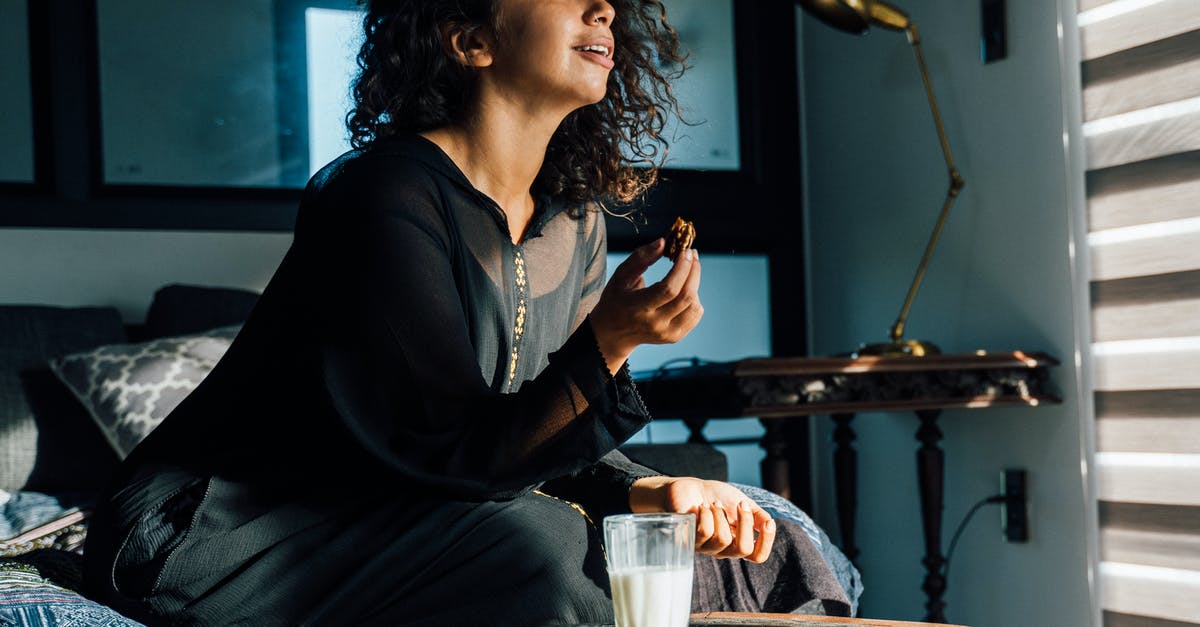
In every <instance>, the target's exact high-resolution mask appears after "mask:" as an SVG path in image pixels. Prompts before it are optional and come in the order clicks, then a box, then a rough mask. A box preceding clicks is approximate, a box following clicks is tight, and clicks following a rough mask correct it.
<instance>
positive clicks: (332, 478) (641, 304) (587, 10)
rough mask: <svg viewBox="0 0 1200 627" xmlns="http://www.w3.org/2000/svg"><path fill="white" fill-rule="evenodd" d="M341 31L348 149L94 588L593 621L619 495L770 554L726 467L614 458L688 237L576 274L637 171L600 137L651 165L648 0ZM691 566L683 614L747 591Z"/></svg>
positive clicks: (411, 9)
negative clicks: (602, 523) (676, 248)
mask: <svg viewBox="0 0 1200 627" xmlns="http://www.w3.org/2000/svg"><path fill="white" fill-rule="evenodd" d="M614 5H615V6H616V8H614ZM618 9H619V10H618ZM365 25H366V32H367V39H366V42H365V44H364V46H363V48H362V51H361V52H360V55H359V61H360V66H361V68H362V73H361V75H360V77H359V79H358V81H357V83H356V86H355V97H356V110H355V112H354V113H353V114H352V115H351V117H350V119H349V123H350V127H351V129H352V131H353V134H354V143H355V145H356V146H357V148H358V150H355V151H353V152H350V153H347V154H346V155H343V156H342V157H341V158H339V159H338V160H336V161H335V162H333V163H331V164H330V165H328V166H327V167H325V168H324V169H323V170H322V171H321V172H319V173H318V174H317V175H316V176H314V177H313V179H312V181H311V182H310V183H309V186H308V188H307V189H306V190H305V195H304V199H303V201H302V203H301V207H300V211H299V216H298V219H297V224H296V229H295V240H294V242H293V244H292V247H291V248H290V249H289V251H288V253H287V255H286V256H285V258H284V260H283V262H282V264H281V265H280V267H279V269H278V271H277V272H276V274H275V276H274V277H273V278H272V280H271V282H270V283H269V285H268V286H267V288H266V290H265V291H264V293H263V296H262V298H261V299H260V301H259V303H258V305H257V307H256V308H255V310H254V312H253V314H252V315H251V317H250V319H249V320H248V321H247V322H246V324H245V326H244V327H243V329H242V331H241V333H240V334H239V336H238V338H237V340H236V341H235V342H234V344H233V346H231V348H230V349H229V352H228V353H227V354H226V356H225V357H224V358H223V359H222V361H221V362H220V363H219V364H218V365H217V367H216V368H215V369H214V370H213V372H212V373H211V374H210V375H209V376H208V377H207V378H206V379H205V380H204V382H203V383H202V384H201V385H200V386H199V387H198V388H197V389H196V390H195V392H193V393H192V394H191V395H190V396H189V397H188V398H187V399H186V400H185V401H184V402H183V403H182V404H181V405H180V406H179V407H178V408H177V409H176V410H175V411H174V412H173V413H172V414H171V416H170V417H168V419H167V420H166V421H164V423H163V424H162V425H161V426H160V427H159V428H158V429H157V430H156V431H155V432H154V433H153V434H152V435H151V436H150V437H149V438H147V439H146V440H145V441H144V443H143V444H142V445H141V446H139V448H138V449H137V450H136V451H134V453H133V454H132V455H131V456H130V457H129V459H128V460H127V462H126V463H125V465H124V466H123V469H122V473H121V475H120V476H119V477H118V478H117V480H116V483H115V488H114V490H113V493H112V495H111V498H110V499H109V500H108V501H107V502H106V504H105V505H104V506H103V507H102V508H100V510H99V511H98V512H97V514H96V515H95V517H94V518H93V521H92V526H91V529H90V531H89V538H88V544H87V551H86V555H87V561H86V569H85V570H86V572H85V576H86V579H87V585H88V587H89V589H90V591H91V593H92V595H93V596H94V597H96V598H98V599H99V600H101V601H103V602H105V603H108V604H110V605H112V606H113V607H115V608H116V609H118V610H120V611H122V612H124V613H126V614H128V615H130V616H132V617H134V618H137V619H140V620H143V621H145V622H147V623H151V624H188V625H232V624H253V625H270V624H281V625H285V624H286V625H292V624H348V625H367V624H379V625H397V624H421V625H485V624H500V625H538V624H578V623H588V622H607V621H611V600H610V596H609V595H610V593H609V589H608V582H607V576H606V574H605V569H604V557H603V551H602V549H601V546H600V538H599V535H598V533H597V530H596V528H595V522H598V521H599V520H600V519H601V517H603V516H605V515H607V514H610V513H617V512H623V511H624V512H628V511H676V512H691V513H695V514H696V515H697V516H698V521H699V524H698V529H699V530H698V532H697V547H698V549H697V550H698V552H699V553H701V554H702V555H704V556H712V557H721V558H742V560H741V561H743V562H748V563H750V564H748V565H750V566H752V565H753V564H752V563H760V562H764V561H767V560H768V559H770V558H773V557H774V558H776V559H780V560H785V559H787V558H786V557H778V555H779V553H780V551H779V547H776V550H775V551H774V552H773V551H772V548H773V544H774V539H775V535H776V525H775V523H774V522H773V521H772V520H771V518H770V516H769V515H767V514H766V513H765V512H764V511H763V510H762V509H761V508H760V507H758V506H757V505H755V504H754V503H753V502H752V501H751V500H750V499H748V498H746V497H745V496H744V495H743V494H742V493H741V492H739V491H738V490H737V489H736V488H734V487H733V486H730V485H728V484H725V483H720V482H713V481H701V480H699V479H693V478H668V477H662V476H656V475H658V473H655V472H653V471H651V470H649V469H647V468H644V467H641V466H638V465H636V464H633V463H632V462H630V461H629V460H628V459H626V458H624V457H623V456H621V455H620V454H619V453H617V452H616V451H615V450H614V449H615V447H616V446H617V445H619V444H620V443H622V442H623V441H625V440H626V439H628V438H629V437H630V436H631V435H633V434H634V433H635V432H637V431H638V430H639V429H640V428H641V427H642V426H644V425H645V424H646V423H647V421H648V420H649V417H648V415H647V414H646V410H645V407H644V406H643V405H642V403H641V401H640V399H639V398H638V396H637V392H636V390H635V388H634V386H633V383H632V381H631V380H630V378H629V373H628V369H627V367H626V365H625V362H626V359H627V358H628V357H629V355H630V352H631V351H632V350H633V349H634V348H635V347H636V346H638V345H639V344H644V343H662V342H672V341H676V340H678V339H679V338H681V337H683V336H684V335H685V334H686V333H687V332H688V331H690V330H691V329H692V328H693V327H694V326H695V325H696V323H697V322H698V321H699V319H700V316H701V314H702V307H701V305H700V302H699V299H698V297H697V289H698V286H699V281H700V262H699V259H698V258H697V257H696V256H695V255H694V254H688V255H682V256H680V257H679V258H678V259H677V260H676V261H675V264H674V266H673V268H672V269H671V271H670V272H669V273H668V274H667V276H666V277H665V278H664V279H663V280H662V281H660V282H659V283H656V284H654V285H650V286H646V285H645V284H644V281H643V280H642V278H641V275H642V273H643V271H644V270H645V269H646V268H647V267H649V266H650V264H652V263H653V262H654V261H655V260H657V259H658V258H659V257H661V256H662V254H663V248H664V245H663V242H662V240H661V239H660V240H656V241H654V242H652V243H650V244H648V245H646V246H643V247H641V248H639V249H638V250H637V251H635V252H634V253H633V254H632V255H631V256H630V257H629V259H628V260H626V261H625V262H624V263H622V264H621V266H620V267H619V268H617V270H616V272H615V274H614V276H613V278H612V280H611V281H610V282H609V283H608V284H607V286H605V287H603V289H601V286H602V285H603V283H604V276H605V270H604V260H605V235H604V220H603V216H602V214H601V213H600V212H599V211H598V210H597V209H596V208H595V204H594V201H596V200H597V199H605V198H607V199H611V200H616V201H627V200H630V199H632V198H634V197H635V196H637V195H639V194H640V193H642V192H643V191H644V190H645V189H646V188H647V187H648V185H649V184H650V183H651V182H652V180H653V173H654V170H653V169H650V170H648V171H645V173H639V172H638V171H637V170H634V169H633V168H632V167H631V165H632V164H631V163H630V162H629V160H628V159H627V158H626V157H624V156H622V155H623V153H622V149H623V147H626V148H629V149H631V150H632V151H633V153H634V154H635V155H640V156H641V157H643V158H648V157H650V156H652V155H648V154H646V153H645V152H644V151H642V150H641V149H639V148H638V146H639V145H640V144H637V143H635V140H642V139H649V140H655V139H657V136H658V131H659V130H660V129H661V127H662V115H661V111H662V109H661V108H660V107H661V106H664V104H665V105H666V106H670V105H671V104H672V103H673V101H672V99H671V97H670V91H669V89H668V88H667V84H666V82H665V80H664V77H663V76H662V75H661V74H660V73H659V70H658V69H657V68H658V67H659V66H658V65H657V64H658V63H659V60H658V58H656V56H657V57H659V58H661V59H665V60H667V61H668V62H678V61H679V60H680V57H679V53H678V42H677V39H676V37H675V35H674V32H673V31H672V30H670V28H669V27H668V26H667V25H666V22H665V19H664V18H663V13H662V7H661V5H660V4H659V2H657V1H656V0H615V1H614V3H612V4H610V3H609V2H605V1H604V0H471V1H468V0H445V1H434V0H372V1H371V2H370V3H369V7H368V15H367V17H366V20H365ZM576 502H578V503H582V504H583V507H582V508H580V507H579V506H578V505H576V504H575V503H576ZM790 546H791V548H790V549H789V551H790V553H789V555H791V556H792V558H791V559H792V560H793V561H795V560H797V559H799V560H800V561H803V559H812V555H810V554H808V553H805V551H811V549H806V548H805V547H804V546H803V544H802V543H798V542H797V543H792V544H791V545H790ZM796 555H800V556H801V557H800V558H796V557H795V556H796ZM805 556H807V557H805ZM704 559H711V558H704ZM816 559H818V560H819V558H816ZM726 570H729V569H726ZM697 572H698V573H710V574H709V575H703V574H698V575H697V586H698V590H699V591H700V594H699V595H698V596H697V599H698V600H704V599H708V601H707V602H708V603H709V604H710V607H705V608H699V609H722V607H723V606H722V605H721V601H719V600H714V599H717V597H720V596H721V595H722V594H723V591H724V590H726V589H730V590H742V591H743V592H744V591H750V592H754V591H753V590H751V589H750V587H749V586H747V585H743V586H742V587H740V588H739V587H738V586H736V585H733V586H730V585H728V584H729V582H725V583H722V582H720V581H717V578H718V577H719V576H724V577H726V578H736V577H738V576H739V575H737V574H736V573H735V572H734V571H733V570H729V572H728V573H725V574H724V575H719V574H718V570H717V569H716V568H710V569H709V570H704V571H702V570H700V569H698V571H697ZM743 579H745V577H743ZM746 581H749V580H748V579H746ZM812 587H813V586H805V585H799V586H789V587H788V589H787V590H786V591H784V592H782V593H780V592H775V593H774V594H775V595H776V596H777V597H780V599H779V602H780V603H782V604H785V605H788V606H790V607H792V608H794V607H797V606H798V605H799V604H800V603H802V602H804V601H807V600H809V599H811V598H812V597H814V596H818V595H815V594H813V593H812V592H811V590H810V588H812ZM768 592H770V591H763V592H762V596H763V597H764V598H765V597H767V596H768V594H767V593H768ZM759 602H760V603H764V601H763V599H759Z"/></svg>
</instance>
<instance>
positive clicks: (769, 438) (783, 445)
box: [759, 418, 795, 502]
mask: <svg viewBox="0 0 1200 627" xmlns="http://www.w3.org/2000/svg"><path fill="white" fill-rule="evenodd" d="M759 422H761V423H762V426H763V429H764V430H765V433H763V437H762V442H761V444H760V446H762V448H763V450H764V451H766V453H767V454H766V456H765V457H763V460H762V463H761V464H759V470H760V472H762V482H763V488H766V489H767V490H769V491H771V492H774V493H775V494H778V495H779V496H782V497H783V498H785V499H788V500H790V501H793V502H795V501H794V500H793V499H792V490H791V472H790V468H789V467H790V465H791V464H790V463H789V461H788V440H787V435H786V434H785V432H784V420H783V419H781V418H760V419H759Z"/></svg>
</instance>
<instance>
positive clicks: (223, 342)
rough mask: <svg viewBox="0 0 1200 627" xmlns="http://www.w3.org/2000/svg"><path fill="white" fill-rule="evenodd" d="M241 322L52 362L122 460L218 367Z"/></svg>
mask: <svg viewBox="0 0 1200 627" xmlns="http://www.w3.org/2000/svg"><path fill="white" fill-rule="evenodd" d="M240 329H241V325H231V326H227V327H219V328H216V329H212V330H210V331H205V332H203V333H198V334H195V335H184V336H179V337H168V338H162V339H158V340H153V341H150V342H143V343H140V344H114V345H110V346H101V347H99V348H96V349H93V350H90V351H86V352H82V353H74V354H71V355H66V356H63V357H59V358H56V359H52V360H50V369H51V370H53V371H54V374H55V375H57V376H58V378H59V379H61V380H62V381H63V383H65V384H66V385H67V387H68V388H70V390H71V391H72V392H74V394H75V396H76V397H77V398H79V401H80V402H81V403H83V406H84V407H85V408H87V410H88V412H89V413H90V414H91V415H92V418H94V419H95V421H96V424H97V425H99V426H100V430H101V431H103V432H104V435H105V437H106V438H108V442H109V444H112V446H113V448H114V449H115V450H116V451H117V454H118V455H120V456H121V458H122V459H124V458H125V456H126V455H129V452H130V451H132V450H133V449H134V447H135V446H137V445H138V443H139V442H141V441H142V439H143V438H145V437H146V436H147V435H149V434H150V432H151V431H153V430H154V428H155V427H157V426H158V424H159V423H160V422H162V420H163V418H166V417H167V414H170V413H171V410H173V409H175V407H176V406H177V405H179V403H180V402H182V401H183V399H184V397H186V396H187V395H188V394H190V393H191V392H192V390H194V389H196V386H197V385H199V384H200V381H202V380H203V379H204V377H206V376H208V373H209V372H210V371H211V370H212V369H213V366H216V365H217V361H218V360H220V359H221V356H222V355H224V354H225V351H226V350H227V349H228V348H229V345H230V343H232V342H233V338H234V337H235V336H236V335H237V333H238V331H239V330H240Z"/></svg>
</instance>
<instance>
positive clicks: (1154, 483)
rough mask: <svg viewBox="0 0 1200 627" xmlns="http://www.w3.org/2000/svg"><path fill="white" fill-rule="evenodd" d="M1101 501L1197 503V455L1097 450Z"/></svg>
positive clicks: (1199, 457) (1199, 500) (1199, 460)
mask: <svg viewBox="0 0 1200 627" xmlns="http://www.w3.org/2000/svg"><path fill="white" fill-rule="evenodd" d="M1096 473H1097V480H1096V485H1097V488H1098V490H1099V493H1100V500H1102V501H1113V502H1118V503H1156V504H1159V505H1186V506H1189V507H1190V506H1197V505H1200V455H1167V454H1162V453H1096Z"/></svg>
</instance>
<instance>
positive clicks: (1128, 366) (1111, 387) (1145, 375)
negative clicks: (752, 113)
mask: <svg viewBox="0 0 1200 627" xmlns="http://www.w3.org/2000/svg"><path fill="white" fill-rule="evenodd" d="M1113 344H1114V343H1107V344H1105V343H1101V344H1098V345H1093V347H1092V367H1093V372H1092V375H1093V377H1092V378H1093V381H1094V386H1095V389H1096V390H1097V391H1121V390H1178V389H1188V388H1200V349H1195V348H1191V349H1188V348H1184V349H1181V350H1170V351H1157V350H1156V351H1146V352H1138V353H1116V354H1114V353H1103V352H1101V349H1103V348H1105V347H1108V346H1112V345H1113Z"/></svg>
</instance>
